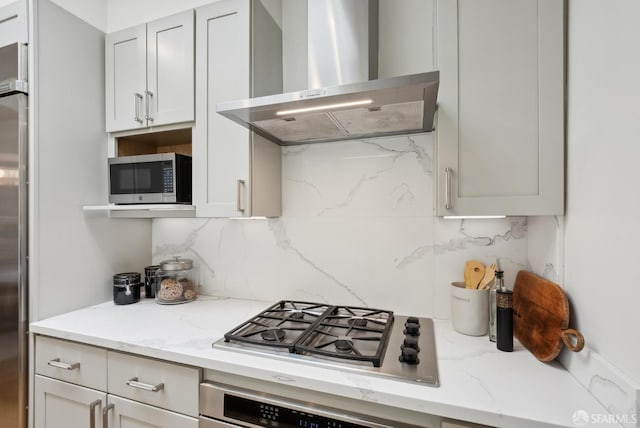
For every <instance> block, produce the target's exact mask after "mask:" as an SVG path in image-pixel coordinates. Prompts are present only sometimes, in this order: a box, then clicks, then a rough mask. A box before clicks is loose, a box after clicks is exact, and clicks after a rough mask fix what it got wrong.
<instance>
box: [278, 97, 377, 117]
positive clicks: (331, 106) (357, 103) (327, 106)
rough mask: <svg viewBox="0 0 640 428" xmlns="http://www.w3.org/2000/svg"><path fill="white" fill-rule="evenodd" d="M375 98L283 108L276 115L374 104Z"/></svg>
mask: <svg viewBox="0 0 640 428" xmlns="http://www.w3.org/2000/svg"><path fill="white" fill-rule="evenodd" d="M372 103H373V100H358V101H351V102H348V103H336V104H324V105H321V106H315V107H305V108H297V109H291V110H281V111H277V112H276V116H285V115H288V114H296V113H307V112H310V111H320V110H330V109H334V108H342V107H355V106H363V105H368V104H372Z"/></svg>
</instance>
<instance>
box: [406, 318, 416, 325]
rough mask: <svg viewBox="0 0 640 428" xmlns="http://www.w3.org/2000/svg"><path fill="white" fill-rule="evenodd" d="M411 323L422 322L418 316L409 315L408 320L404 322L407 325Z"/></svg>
mask: <svg viewBox="0 0 640 428" xmlns="http://www.w3.org/2000/svg"><path fill="white" fill-rule="evenodd" d="M409 323H413V324H420V320H419V319H418V317H409V318H407V322H405V323H404V324H405V325H407V324H409Z"/></svg>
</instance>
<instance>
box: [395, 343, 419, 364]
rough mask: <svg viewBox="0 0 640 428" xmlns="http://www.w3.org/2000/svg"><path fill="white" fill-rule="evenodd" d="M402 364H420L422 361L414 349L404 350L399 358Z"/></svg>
mask: <svg viewBox="0 0 640 428" xmlns="http://www.w3.org/2000/svg"><path fill="white" fill-rule="evenodd" d="M399 360H400V362H403V363H406V364H418V363H420V359H419V358H418V351H416V350H415V349H413V348H406V347H405V348H404V349H403V350H402V354H401V355H400V358H399Z"/></svg>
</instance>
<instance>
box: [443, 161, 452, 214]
mask: <svg viewBox="0 0 640 428" xmlns="http://www.w3.org/2000/svg"><path fill="white" fill-rule="evenodd" d="M444 207H445V208H446V209H448V210H450V209H451V168H445V169H444Z"/></svg>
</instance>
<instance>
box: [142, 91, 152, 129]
mask: <svg viewBox="0 0 640 428" xmlns="http://www.w3.org/2000/svg"><path fill="white" fill-rule="evenodd" d="M152 96H153V92H151V91H150V90H148V89H147V90H146V91H144V97H145V112H146V113H145V115H144V118H145V119H147V120H149V121H151V122H153V117H151V115H150V114H149V106H150V104H151V102H150V99H151V97H152Z"/></svg>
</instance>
